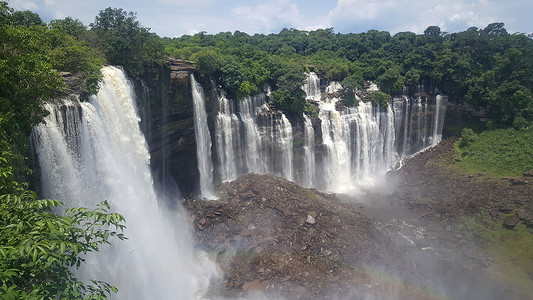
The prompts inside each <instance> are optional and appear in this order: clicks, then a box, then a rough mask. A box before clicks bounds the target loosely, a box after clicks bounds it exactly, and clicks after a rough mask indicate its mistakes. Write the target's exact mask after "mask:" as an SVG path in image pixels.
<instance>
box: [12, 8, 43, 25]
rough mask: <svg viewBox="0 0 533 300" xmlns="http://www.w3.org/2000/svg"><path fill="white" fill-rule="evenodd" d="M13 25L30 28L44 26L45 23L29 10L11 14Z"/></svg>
mask: <svg viewBox="0 0 533 300" xmlns="http://www.w3.org/2000/svg"><path fill="white" fill-rule="evenodd" d="M11 25H14V26H26V27H30V26H36V25H44V22H43V20H41V17H39V15H38V14H36V13H34V12H31V11H29V10H24V11H16V12H14V13H12V14H11Z"/></svg>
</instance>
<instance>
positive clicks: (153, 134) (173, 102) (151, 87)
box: [135, 59, 198, 193]
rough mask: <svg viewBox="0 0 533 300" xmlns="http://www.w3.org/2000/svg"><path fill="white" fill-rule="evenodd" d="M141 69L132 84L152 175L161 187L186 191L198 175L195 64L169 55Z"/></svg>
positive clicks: (193, 183) (146, 64)
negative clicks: (193, 86) (192, 83)
mask: <svg viewBox="0 0 533 300" xmlns="http://www.w3.org/2000/svg"><path fill="white" fill-rule="evenodd" d="M144 69H145V71H144V73H143V76H142V78H141V80H139V81H136V82H135V86H136V93H137V99H138V105H139V109H140V114H141V120H142V124H141V127H142V129H143V132H144V134H145V136H146V139H147V142H148V145H149V148H150V155H151V167H152V171H153V174H154V179H155V181H156V183H157V184H161V185H163V188H162V189H161V190H167V191H170V192H172V191H174V190H175V188H174V187H176V186H178V187H179V190H181V191H182V192H184V193H188V192H190V191H191V189H192V187H193V186H194V185H195V181H196V178H197V177H198V170H197V167H196V144H195V137H194V121H193V106H192V96H191V87H190V82H189V75H190V74H191V73H192V72H194V70H195V67H194V64H192V63H191V62H186V61H181V60H175V59H169V60H167V62H166V63H165V64H159V63H156V62H149V63H145V64H144Z"/></svg>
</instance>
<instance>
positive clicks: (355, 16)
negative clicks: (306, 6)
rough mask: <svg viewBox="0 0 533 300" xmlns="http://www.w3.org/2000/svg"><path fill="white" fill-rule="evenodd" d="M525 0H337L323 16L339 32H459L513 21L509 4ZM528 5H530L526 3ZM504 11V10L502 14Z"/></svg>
mask: <svg viewBox="0 0 533 300" xmlns="http://www.w3.org/2000/svg"><path fill="white" fill-rule="evenodd" d="M525 2H526V1H525V0H510V1H505V2H503V1H501V2H500V1H487V0H478V1H472V0H470V1H469V0H426V1H410V0H397V1H391V0H338V1H337V6H336V7H335V8H333V9H332V10H331V11H330V12H329V13H328V15H327V16H326V18H327V20H328V23H329V24H331V25H332V26H333V27H335V28H336V30H338V31H341V32H348V31H349V32H358V31H359V32H360V31H366V30H369V29H379V30H387V31H390V32H391V33H396V32H399V31H413V32H417V33H421V32H423V31H424V29H425V28H427V27H428V26H431V25H437V26H440V27H441V29H442V30H443V31H460V30H466V29H467V28H468V27H471V26H476V27H480V28H484V27H485V26H486V25H487V24H489V23H492V22H497V21H503V22H505V21H506V20H509V21H512V20H513V18H512V14H513V13H517V12H516V11H515V12H513V11H510V10H509V9H507V12H505V11H506V7H508V6H509V5H510V4H511V3H514V4H515V5H516V4H517V3H520V4H521V5H523V4H525ZM528 6H530V7H531V6H532V5H531V4H528ZM504 12H505V13H504Z"/></svg>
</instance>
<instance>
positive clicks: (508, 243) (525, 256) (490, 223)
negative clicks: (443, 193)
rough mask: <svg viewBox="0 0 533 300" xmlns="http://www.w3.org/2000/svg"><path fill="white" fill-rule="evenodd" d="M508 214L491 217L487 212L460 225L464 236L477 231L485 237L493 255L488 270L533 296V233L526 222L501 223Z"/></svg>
mask: <svg viewBox="0 0 533 300" xmlns="http://www.w3.org/2000/svg"><path fill="white" fill-rule="evenodd" d="M508 216H510V214H502V215H500V218H499V219H498V220H493V219H492V218H491V217H490V216H489V215H487V214H486V213H480V214H478V215H476V216H475V217H471V218H464V219H463V222H462V223H461V224H460V225H459V228H460V230H462V231H463V232H464V233H465V234H466V235H467V236H468V235H469V234H471V235H476V236H477V237H478V238H481V239H482V240H483V241H485V244H486V246H487V250H488V251H489V252H490V253H491V254H492V255H493V257H494V263H493V264H492V265H491V266H489V267H488V268H487V272H488V273H489V274H490V275H491V276H493V277H495V278H497V279H498V280H499V281H501V282H506V283H507V284H509V285H511V286H514V287H517V288H519V289H520V290H521V291H522V292H523V293H525V294H528V295H529V296H528V297H530V296H533V275H532V274H533V251H531V249H533V234H531V233H530V232H528V231H527V228H526V225H524V224H523V223H522V222H519V223H518V224H517V225H516V226H515V227H514V229H506V228H504V227H503V226H502V223H503V220H504V219H505V218H506V217H508Z"/></svg>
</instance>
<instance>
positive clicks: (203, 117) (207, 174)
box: [190, 74, 216, 199]
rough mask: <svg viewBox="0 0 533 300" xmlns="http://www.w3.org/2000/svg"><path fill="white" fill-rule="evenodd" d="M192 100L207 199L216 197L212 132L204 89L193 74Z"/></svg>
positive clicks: (201, 177) (198, 157)
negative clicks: (208, 120)
mask: <svg viewBox="0 0 533 300" xmlns="http://www.w3.org/2000/svg"><path fill="white" fill-rule="evenodd" d="M190 78H191V89H192V100H193V106H194V132H195V135H196V154H197V159H198V170H199V171H200V194H201V196H202V197H204V198H207V199H216V196H215V191H214V189H213V162H212V160H211V145H212V144H211V134H210V132H209V127H208V126H207V114H206V112H205V101H204V91H203V89H202V86H201V85H200V84H199V83H198V82H196V80H195V79H194V75H192V74H191V77H190Z"/></svg>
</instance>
